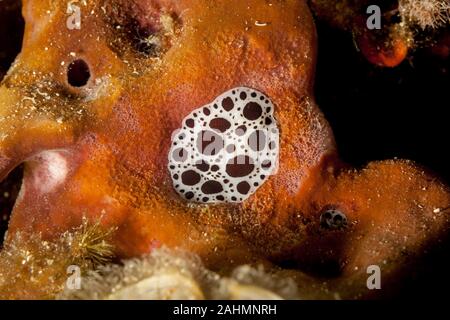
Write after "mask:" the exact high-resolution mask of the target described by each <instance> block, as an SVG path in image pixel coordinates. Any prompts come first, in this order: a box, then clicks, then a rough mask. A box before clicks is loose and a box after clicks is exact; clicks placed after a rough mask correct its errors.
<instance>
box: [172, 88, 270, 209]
mask: <svg viewBox="0 0 450 320" xmlns="http://www.w3.org/2000/svg"><path fill="white" fill-rule="evenodd" d="M273 111H274V106H273V104H272V103H271V102H270V100H269V98H267V97H266V96H264V94H262V93H260V92H258V91H256V90H252V89H249V88H234V89H232V90H229V91H228V92H226V93H224V94H222V95H220V96H219V97H218V98H217V99H216V100H215V101H214V102H213V103H211V104H209V105H205V106H202V107H200V108H198V109H196V110H194V111H193V112H191V113H190V114H189V115H188V116H187V117H186V118H185V119H184V120H183V122H182V123H183V124H184V125H183V127H182V129H181V130H177V131H175V133H174V137H173V141H172V147H171V149H170V151H169V171H170V173H171V176H172V180H173V184H174V187H175V189H176V191H177V192H178V193H179V194H180V195H181V196H182V197H184V198H186V199H187V200H193V201H196V202H203V203H220V202H242V201H244V200H246V199H247V198H248V197H249V196H250V195H251V194H253V193H254V192H255V191H256V190H257V189H258V188H259V187H260V186H261V185H262V184H263V183H264V182H265V181H266V180H267V178H268V177H269V176H270V175H272V174H274V171H275V169H276V165H277V163H278V152H279V151H278V150H279V132H278V128H277V126H276V122H275V119H274V117H273Z"/></svg>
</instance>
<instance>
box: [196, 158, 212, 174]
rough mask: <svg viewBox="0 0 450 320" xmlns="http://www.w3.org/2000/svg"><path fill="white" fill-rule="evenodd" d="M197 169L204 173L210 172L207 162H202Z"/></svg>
mask: <svg viewBox="0 0 450 320" xmlns="http://www.w3.org/2000/svg"><path fill="white" fill-rule="evenodd" d="M195 167H196V168H197V169H198V170H200V171H202V172H207V171H208V170H209V164H208V163H207V162H206V161H205V160H201V161H200V162H199V163H197V164H196V165H195Z"/></svg>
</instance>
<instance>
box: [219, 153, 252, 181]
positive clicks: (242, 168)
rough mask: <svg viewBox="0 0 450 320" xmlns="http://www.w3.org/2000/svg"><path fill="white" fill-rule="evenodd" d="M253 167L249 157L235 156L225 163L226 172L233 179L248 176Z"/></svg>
mask: <svg viewBox="0 0 450 320" xmlns="http://www.w3.org/2000/svg"><path fill="white" fill-rule="evenodd" d="M254 168H255V165H254V164H253V160H252V159H251V158H250V157H249V156H237V157H234V158H233V159H231V160H230V161H229V162H228V163H227V167H226V172H227V173H228V174H229V175H230V176H231V177H233V178H237V177H245V176H248V175H249V174H250V173H251V172H252V171H253V169H254Z"/></svg>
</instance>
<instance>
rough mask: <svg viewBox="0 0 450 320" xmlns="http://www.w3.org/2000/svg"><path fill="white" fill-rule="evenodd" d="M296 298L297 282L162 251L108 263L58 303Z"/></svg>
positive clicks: (63, 294)
mask: <svg viewBox="0 0 450 320" xmlns="http://www.w3.org/2000/svg"><path fill="white" fill-rule="evenodd" d="M249 297H252V298H258V297H259V298H260V299H283V298H284V299H297V298H298V288H297V284H296V283H295V282H294V280H293V279H291V278H290V277H286V276H281V275H278V274H277V273H276V272H272V271H269V270H265V269H264V268H263V267H262V266H257V267H252V266H249V265H243V266H240V267H238V268H236V269H235V270H234V271H233V272H232V273H231V274H230V275H229V276H221V275H219V274H218V273H215V272H213V271H210V270H208V269H206V268H205V267H204V266H203V264H202V262H201V259H200V258H199V257H198V256H197V255H195V254H192V253H189V252H186V251H183V250H177V249H168V248H166V247H162V248H159V249H155V250H154V251H152V253H151V254H149V255H145V256H143V257H140V258H134V259H130V260H126V261H123V263H122V264H121V265H119V264H110V265H105V266H102V267H100V268H99V269H98V270H97V271H96V272H90V273H89V274H88V275H87V276H86V277H84V278H83V282H82V287H81V289H80V290H70V289H65V290H64V291H63V292H61V294H59V295H58V298H59V299H114V300H115V299H127V300H128V299H145V300H147V299H183V300H184V299H189V300H190V299H235V298H239V299H246V298H249Z"/></svg>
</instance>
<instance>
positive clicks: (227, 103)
mask: <svg viewBox="0 0 450 320" xmlns="http://www.w3.org/2000/svg"><path fill="white" fill-rule="evenodd" d="M222 107H223V108H224V109H225V111H231V110H232V109H233V108H234V102H233V99H231V98H230V97H227V98H225V99H223V100H222Z"/></svg>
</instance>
